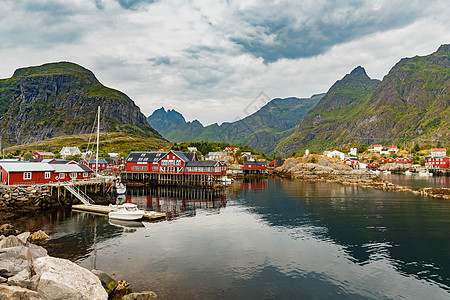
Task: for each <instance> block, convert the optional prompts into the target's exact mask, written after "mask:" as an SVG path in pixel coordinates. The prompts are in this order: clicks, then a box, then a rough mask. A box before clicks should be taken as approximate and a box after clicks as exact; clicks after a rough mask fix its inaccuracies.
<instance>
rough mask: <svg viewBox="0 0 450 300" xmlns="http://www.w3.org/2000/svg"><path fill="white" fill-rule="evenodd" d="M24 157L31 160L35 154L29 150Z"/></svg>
mask: <svg viewBox="0 0 450 300" xmlns="http://www.w3.org/2000/svg"><path fill="white" fill-rule="evenodd" d="M23 159H24V160H30V159H33V154H31V152H27V153H25V154H24V155H23Z"/></svg>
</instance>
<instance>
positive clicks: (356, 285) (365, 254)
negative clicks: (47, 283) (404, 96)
mask: <svg viewBox="0 0 450 300" xmlns="http://www.w3.org/2000/svg"><path fill="white" fill-rule="evenodd" d="M126 200H127V201H132V202H135V203H138V204H139V205H140V206H145V207H147V208H150V209H153V210H161V211H167V212H168V214H169V218H168V220H165V221H162V222H158V223H148V222H143V223H134V224H131V225H130V224H118V223H114V224H113V223H111V222H110V221H108V219H107V218H106V217H102V216H93V215H88V214H84V213H75V212H70V211H53V212H48V213H47V214H44V215H41V216H37V217H35V218H33V219H27V220H19V222H20V224H21V225H22V226H25V227H28V228H31V229H33V228H35V229H41V228H42V229H43V230H45V231H46V232H48V233H50V234H51V239H50V240H49V241H48V242H47V243H46V244H45V247H46V248H47V249H48V250H49V253H50V254H51V255H55V256H59V257H65V258H69V259H71V260H73V261H75V262H76V263H77V264H79V265H81V266H83V267H86V268H89V269H91V268H94V267H95V268H98V269H101V270H104V271H106V272H107V273H110V274H114V277H115V278H118V279H125V280H128V281H130V282H131V283H132V288H134V289H135V290H138V291H139V290H153V291H155V292H156V293H157V294H158V297H159V298H160V299H180V298H182V299H399V298H406V299H450V293H449V291H450V259H449V253H450V239H449V236H448V233H449V229H450V202H448V201H444V200H440V199H431V198H422V197H419V196H416V195H412V194H410V193H396V192H384V191H377V190H369V189H362V188H356V187H348V186H342V185H337V184H328V183H308V182H302V181H290V180H284V179H278V178H269V179H268V180H263V181H256V182H242V181H240V182H236V183H235V184H233V185H232V187H230V188H228V189H227V190H226V191H225V192H224V193H223V194H221V193H219V192H217V193H216V194H208V193H206V192H204V191H198V190H197V191H189V190H180V189H172V190H165V189H152V190H144V189H141V190H131V189H130V190H128V191H127V198H126Z"/></svg>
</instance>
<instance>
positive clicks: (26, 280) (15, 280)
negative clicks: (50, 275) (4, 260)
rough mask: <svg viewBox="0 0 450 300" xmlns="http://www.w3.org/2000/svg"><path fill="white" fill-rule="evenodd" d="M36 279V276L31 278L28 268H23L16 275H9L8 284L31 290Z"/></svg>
mask: <svg viewBox="0 0 450 300" xmlns="http://www.w3.org/2000/svg"><path fill="white" fill-rule="evenodd" d="M36 280H37V278H36V276H35V277H34V278H33V279H32V278H31V273H30V271H29V270H27V269H23V270H22V271H20V272H19V273H17V274H16V275H14V276H12V277H9V278H8V284H9V285H15V286H20V287H23V288H26V289H31V290H32V289H34V288H35V286H36Z"/></svg>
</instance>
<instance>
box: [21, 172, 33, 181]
mask: <svg viewBox="0 0 450 300" xmlns="http://www.w3.org/2000/svg"><path fill="white" fill-rule="evenodd" d="M31 177H32V173H31V172H23V179H24V180H30V179H31Z"/></svg>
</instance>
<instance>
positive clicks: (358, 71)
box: [350, 66, 370, 79]
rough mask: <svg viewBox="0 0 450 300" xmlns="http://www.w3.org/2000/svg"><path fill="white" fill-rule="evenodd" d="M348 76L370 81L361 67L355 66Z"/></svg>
mask: <svg viewBox="0 0 450 300" xmlns="http://www.w3.org/2000/svg"><path fill="white" fill-rule="evenodd" d="M350 75H353V76H358V77H366V78H369V79H370V77H369V76H368V75H367V73H366V70H365V69H364V68H363V67H361V66H357V67H356V68H354V69H353V71H351V72H350Z"/></svg>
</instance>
